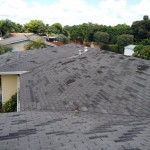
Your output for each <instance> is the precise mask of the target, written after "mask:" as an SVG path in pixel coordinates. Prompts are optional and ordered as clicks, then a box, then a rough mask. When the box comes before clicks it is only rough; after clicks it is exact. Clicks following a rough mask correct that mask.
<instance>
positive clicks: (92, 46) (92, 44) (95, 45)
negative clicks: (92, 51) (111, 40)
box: [90, 42, 100, 49]
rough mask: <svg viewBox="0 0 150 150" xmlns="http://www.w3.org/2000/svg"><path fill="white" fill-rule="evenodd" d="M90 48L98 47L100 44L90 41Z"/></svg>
mask: <svg viewBox="0 0 150 150" xmlns="http://www.w3.org/2000/svg"><path fill="white" fill-rule="evenodd" d="M90 47H91V48H98V49H99V48H100V46H99V45H98V44H96V43H94V42H91V45H90Z"/></svg>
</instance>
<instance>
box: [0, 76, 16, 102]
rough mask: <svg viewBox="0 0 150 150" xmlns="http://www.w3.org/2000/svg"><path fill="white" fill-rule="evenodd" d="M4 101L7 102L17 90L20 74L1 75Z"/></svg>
mask: <svg viewBox="0 0 150 150" xmlns="http://www.w3.org/2000/svg"><path fill="white" fill-rule="evenodd" d="M1 83H2V102H3V103H4V102H6V101H7V100H9V99H10V98H11V96H12V95H13V94H15V93H16V92H17V87H18V75H1Z"/></svg>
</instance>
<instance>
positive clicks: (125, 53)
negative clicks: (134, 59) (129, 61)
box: [124, 48, 134, 56]
mask: <svg viewBox="0 0 150 150" xmlns="http://www.w3.org/2000/svg"><path fill="white" fill-rule="evenodd" d="M133 53H134V51H133V49H129V48H125V50H124V55H126V56H132V54H133Z"/></svg>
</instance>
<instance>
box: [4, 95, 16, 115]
mask: <svg viewBox="0 0 150 150" xmlns="http://www.w3.org/2000/svg"><path fill="white" fill-rule="evenodd" d="M15 111H17V93H15V94H14V95H12V96H11V98H10V100H8V101H7V102H5V103H4V105H3V112H15Z"/></svg>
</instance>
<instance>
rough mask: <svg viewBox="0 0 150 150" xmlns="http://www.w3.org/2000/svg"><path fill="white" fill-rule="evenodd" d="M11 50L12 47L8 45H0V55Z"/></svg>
mask: <svg viewBox="0 0 150 150" xmlns="http://www.w3.org/2000/svg"><path fill="white" fill-rule="evenodd" d="M11 50H12V48H11V47H10V46H4V45H0V55H1V54H4V53H7V52H10V51H11Z"/></svg>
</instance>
